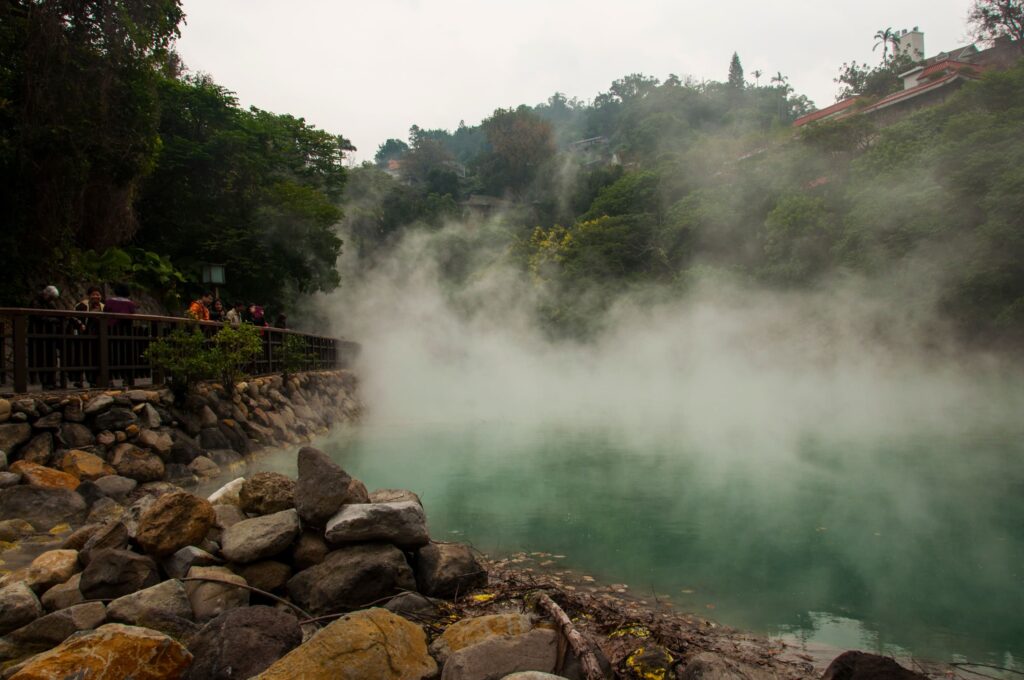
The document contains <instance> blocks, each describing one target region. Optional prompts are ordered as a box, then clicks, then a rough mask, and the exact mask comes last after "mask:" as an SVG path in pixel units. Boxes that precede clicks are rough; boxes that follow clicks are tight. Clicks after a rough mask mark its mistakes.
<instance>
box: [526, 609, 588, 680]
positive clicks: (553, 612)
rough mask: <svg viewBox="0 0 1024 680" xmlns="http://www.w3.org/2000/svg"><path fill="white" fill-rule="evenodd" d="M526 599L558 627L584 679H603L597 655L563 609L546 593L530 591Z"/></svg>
mask: <svg viewBox="0 0 1024 680" xmlns="http://www.w3.org/2000/svg"><path fill="white" fill-rule="evenodd" d="M527 600H528V601H529V602H530V603H531V604H533V605H534V606H535V607H537V608H539V609H541V610H543V611H544V613H546V614H547V615H548V616H550V617H551V618H552V619H554V621H555V624H556V625H557V626H558V629H559V630H560V631H561V632H562V635H563V636H565V639H566V641H567V642H568V643H569V648H570V649H571V650H572V652H573V654H575V655H576V658H577V659H579V660H580V666H582V668H583V674H584V675H585V676H586V680H604V677H605V676H604V671H602V670H601V666H600V664H598V663H597V657H596V656H594V652H593V651H592V650H591V648H590V645H589V644H588V643H587V641H586V640H584V639H583V636H582V635H580V632H579V631H578V630H576V626H574V625H573V623H572V621H571V620H570V619H569V616H568V615H567V614H566V613H565V611H564V610H563V609H562V608H561V607H559V606H558V605H557V604H555V601H554V600H552V599H551V597H550V596H549V595H548V594H547V593H541V592H535V593H531V594H530V595H529V596H528V597H527Z"/></svg>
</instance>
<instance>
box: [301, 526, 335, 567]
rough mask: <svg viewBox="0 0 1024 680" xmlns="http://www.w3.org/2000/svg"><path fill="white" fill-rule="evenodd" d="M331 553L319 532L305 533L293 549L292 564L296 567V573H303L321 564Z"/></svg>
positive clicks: (308, 531)
mask: <svg viewBox="0 0 1024 680" xmlns="http://www.w3.org/2000/svg"><path fill="white" fill-rule="evenodd" d="M330 551H331V549H330V548H329V547H327V542H326V541H324V539H323V536H321V535H320V533H319V532H316V531H310V530H307V531H303V532H302V535H301V536H299V540H297V541H296V542H295V545H294V546H293V547H292V564H293V565H295V571H302V570H303V569H309V568H310V567H314V566H316V565H318V564H320V563H321V562H323V561H324V558H325V557H327V553H329V552H330Z"/></svg>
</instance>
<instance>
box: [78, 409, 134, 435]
mask: <svg viewBox="0 0 1024 680" xmlns="http://www.w3.org/2000/svg"><path fill="white" fill-rule="evenodd" d="M88 411H89V408H88V407H86V412H87V413H88ZM137 422H138V418H136V417H135V414H134V413H132V412H131V410H130V409H126V408H112V409H110V410H109V411H104V412H103V413H101V414H100V415H98V416H96V420H95V421H94V423H95V429H97V430H110V431H111V432H116V431H117V430H125V429H127V428H128V427H129V426H131V425H135V424H136V423H137Z"/></svg>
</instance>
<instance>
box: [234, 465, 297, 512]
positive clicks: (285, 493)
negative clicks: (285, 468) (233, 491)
mask: <svg viewBox="0 0 1024 680" xmlns="http://www.w3.org/2000/svg"><path fill="white" fill-rule="evenodd" d="M238 501H239V507H241V508H242V511H243V512H247V513H249V514H250V515H270V514H273V513H275V512H281V511H282V510H288V509H290V508H294V507H295V482H294V481H293V480H291V479H289V478H288V477H285V476H284V475H282V474H281V473H279V472H257V473H256V474H254V475H253V476H252V477H250V478H249V479H247V480H245V483H244V484H242V489H241V491H239V493H238Z"/></svg>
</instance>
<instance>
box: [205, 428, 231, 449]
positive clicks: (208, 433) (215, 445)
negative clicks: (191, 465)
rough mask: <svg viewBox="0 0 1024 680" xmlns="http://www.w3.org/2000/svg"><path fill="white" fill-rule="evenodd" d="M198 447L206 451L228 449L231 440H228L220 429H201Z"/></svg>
mask: <svg viewBox="0 0 1024 680" xmlns="http://www.w3.org/2000/svg"><path fill="white" fill-rule="evenodd" d="M199 445H200V446H201V447H203V448H204V449H206V450H211V449H230V448H231V440H229V439H228V438H227V437H226V436H224V433H223V432H221V431H220V429H218V428H216V427H206V428H203V429H202V431H201V432H200V433H199Z"/></svg>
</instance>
